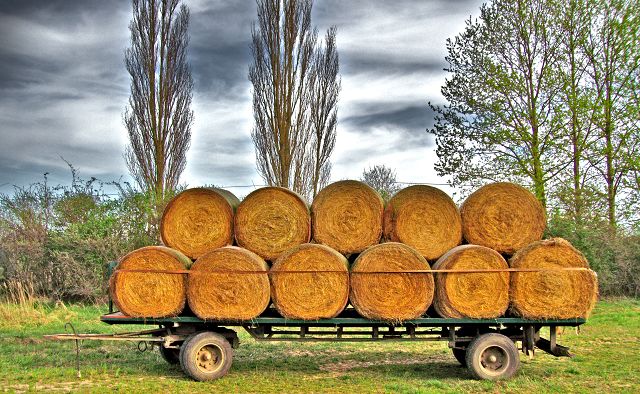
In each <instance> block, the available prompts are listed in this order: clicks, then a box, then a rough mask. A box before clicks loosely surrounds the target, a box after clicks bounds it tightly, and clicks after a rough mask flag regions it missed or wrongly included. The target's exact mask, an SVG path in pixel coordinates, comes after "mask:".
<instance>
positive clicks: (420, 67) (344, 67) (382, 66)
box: [340, 50, 446, 76]
mask: <svg viewBox="0 0 640 394" xmlns="http://www.w3.org/2000/svg"><path fill="white" fill-rule="evenodd" d="M340 59H341V64H340V70H341V72H342V74H343V75H345V74H359V73H371V74H378V75H384V76H388V75H390V74H397V75H407V74H413V73H434V72H441V71H442V69H443V67H444V66H445V65H446V63H445V62H444V59H439V58H438V59H430V58H424V59H419V60H418V59H416V60H414V59H402V58H398V57H392V56H389V55H385V54H384V53H381V52H373V53H372V52H367V51H349V50H343V51H340Z"/></svg>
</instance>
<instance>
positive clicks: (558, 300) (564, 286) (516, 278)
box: [509, 238, 598, 319]
mask: <svg viewBox="0 0 640 394" xmlns="http://www.w3.org/2000/svg"><path fill="white" fill-rule="evenodd" d="M509 265H510V266H511V267H512V268H551V269H554V268H567V267H578V268H589V263H588V262H587V259H586V258H585V257H584V255H583V254H582V253H580V252H579V251H578V250H577V249H576V248H574V247H573V246H572V245H571V244H570V243H569V242H568V241H566V240H564V239H562V238H553V239H549V240H544V241H538V242H534V243H532V244H531V245H528V246H527V247H525V248H523V249H521V250H519V251H518V252H517V253H516V254H515V255H514V256H513V257H511V259H510V260H509ZM597 293H598V280H597V277H596V274H595V272H593V271H591V270H589V271H564V272H562V271H546V272H514V273H512V275H511V310H512V311H513V313H514V314H516V315H518V316H521V317H524V318H527V319H570V318H576V317H587V316H588V315H589V313H590V312H591V310H592V309H593V307H594V306H595V302H596V299H597V295H598V294H597Z"/></svg>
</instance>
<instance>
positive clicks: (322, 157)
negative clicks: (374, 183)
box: [307, 27, 341, 197]
mask: <svg viewBox="0 0 640 394" xmlns="http://www.w3.org/2000/svg"><path fill="white" fill-rule="evenodd" d="M339 70H340V65H339V59H338V50H337V48H336V28H335V27H331V28H330V29H329V31H327V35H326V37H325V47H324V49H320V50H318V52H317V54H316V59H315V64H314V68H313V85H312V91H313V101H312V103H311V125H312V128H313V132H314V134H313V136H312V143H311V152H310V153H311V154H309V155H307V157H308V158H309V159H310V162H309V164H308V165H309V167H310V169H311V187H312V191H313V197H315V196H316V194H318V191H319V189H321V188H323V187H324V186H326V185H327V183H328V182H329V176H330V174H331V162H329V158H330V157H331V153H332V152H333V148H334V146H335V144H336V124H337V123H338V95H339V94H340V87H341V86H340V84H341V83H340V77H339V76H338V72H339Z"/></svg>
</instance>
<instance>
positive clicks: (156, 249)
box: [109, 246, 191, 317]
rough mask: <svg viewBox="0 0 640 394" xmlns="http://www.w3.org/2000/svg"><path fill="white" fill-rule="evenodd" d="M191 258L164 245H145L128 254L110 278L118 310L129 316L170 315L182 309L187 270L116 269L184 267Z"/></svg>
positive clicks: (172, 268)
mask: <svg viewBox="0 0 640 394" xmlns="http://www.w3.org/2000/svg"><path fill="white" fill-rule="evenodd" d="M190 264H191V260H190V259H189V258H188V257H187V256H185V255H183V254H182V253H180V252H178V251H177V250H173V249H169V248H167V247H164V246H147V247H144V248H141V249H137V250H134V251H133V252H131V253H129V254H127V255H126V256H124V257H123V258H122V259H120V262H119V263H118V266H117V267H116V272H114V274H113V275H111V278H110V280H109V293H110V294H111V299H112V300H113V302H114V303H115V304H116V306H117V307H118V309H119V310H120V312H122V313H123V314H125V315H127V316H131V317H171V316H177V315H179V314H180V312H182V310H183V309H184V305H185V302H186V285H187V278H186V276H187V275H186V274H169V273H156V272H118V270H160V271H180V270H186V269H187V268H188V267H189V265H190Z"/></svg>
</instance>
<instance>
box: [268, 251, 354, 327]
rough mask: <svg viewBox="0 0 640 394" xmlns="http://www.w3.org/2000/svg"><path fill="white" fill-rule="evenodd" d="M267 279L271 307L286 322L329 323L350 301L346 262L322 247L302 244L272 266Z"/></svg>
mask: <svg viewBox="0 0 640 394" xmlns="http://www.w3.org/2000/svg"><path fill="white" fill-rule="evenodd" d="M281 271H321V272H313V273H300V272H281ZM322 271H325V272H322ZM326 271H334V272H326ZM278 272H281V273H278ZM270 277H271V299H272V300H273V305H274V306H275V307H276V309H277V310H278V312H280V314H281V315H282V316H284V317H285V318H287V319H302V320H318V319H331V318H334V317H336V316H338V314H339V313H340V312H342V311H343V310H344V308H345V306H346V305H347V301H348V300H349V262H348V261H347V259H346V258H345V257H344V256H343V255H341V254H340V253H338V252H336V251H335V250H333V249H331V248H329V247H328V246H325V245H318V244H303V245H299V246H296V247H295V248H293V249H290V250H288V251H287V252H285V253H284V254H283V255H281V256H280V257H279V258H278V260H277V261H276V262H275V264H273V266H272V267H271V275H270Z"/></svg>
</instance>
